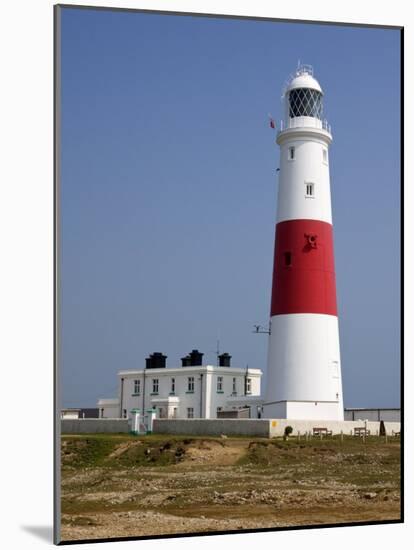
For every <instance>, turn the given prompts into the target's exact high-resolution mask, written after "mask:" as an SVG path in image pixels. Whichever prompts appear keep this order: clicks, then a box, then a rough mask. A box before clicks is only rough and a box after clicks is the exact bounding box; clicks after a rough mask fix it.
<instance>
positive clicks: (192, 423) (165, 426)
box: [153, 418, 401, 437]
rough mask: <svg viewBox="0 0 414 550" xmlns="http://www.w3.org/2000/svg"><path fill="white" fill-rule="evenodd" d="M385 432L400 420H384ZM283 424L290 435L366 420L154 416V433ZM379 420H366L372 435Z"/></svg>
mask: <svg viewBox="0 0 414 550" xmlns="http://www.w3.org/2000/svg"><path fill="white" fill-rule="evenodd" d="M384 425H385V430H386V432H387V434H388V435H392V434H393V432H399V431H400V429H401V425H400V423H399V422H384ZM286 426H291V427H292V428H293V432H292V435H293V436H296V435H298V433H300V434H301V435H304V434H305V433H306V432H310V433H313V428H318V427H321V428H327V429H328V430H329V431H332V433H333V434H340V433H341V432H342V433H343V434H344V435H352V434H353V433H354V428H359V427H361V428H363V427H364V426H365V423H364V422H362V421H360V420H355V421H343V422H341V421H332V420H289V419H260V420H256V419H251V418H223V419H205V418H190V419H168V420H167V419H155V420H154V424H153V432H154V433H160V434H161V433H162V434H181V435H221V434H225V435H246V436H257V437H278V436H282V435H284V432H285V428H286ZM379 427H380V423H379V422H367V429H368V430H369V431H370V432H371V435H379Z"/></svg>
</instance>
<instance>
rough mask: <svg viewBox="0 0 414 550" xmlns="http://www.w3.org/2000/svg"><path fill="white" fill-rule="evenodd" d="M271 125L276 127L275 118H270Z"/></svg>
mask: <svg viewBox="0 0 414 550" xmlns="http://www.w3.org/2000/svg"><path fill="white" fill-rule="evenodd" d="M270 127H271V128H274V127H275V121H274V120H273V118H271V119H270Z"/></svg>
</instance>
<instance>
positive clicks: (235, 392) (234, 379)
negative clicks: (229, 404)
mask: <svg viewBox="0 0 414 550" xmlns="http://www.w3.org/2000/svg"><path fill="white" fill-rule="evenodd" d="M236 382H237V378H233V388H232V393H233V395H236V394H237V385H236Z"/></svg>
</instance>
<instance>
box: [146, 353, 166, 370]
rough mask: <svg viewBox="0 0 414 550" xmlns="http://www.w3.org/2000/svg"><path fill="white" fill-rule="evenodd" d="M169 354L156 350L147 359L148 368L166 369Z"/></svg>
mask: <svg viewBox="0 0 414 550" xmlns="http://www.w3.org/2000/svg"><path fill="white" fill-rule="evenodd" d="M166 359H167V356H166V355H163V354H162V353H160V352H158V351H156V352H154V353H152V354H151V355H150V356H149V357H147V358H146V359H145V368H146V369H165V367H166Z"/></svg>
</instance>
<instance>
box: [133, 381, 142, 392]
mask: <svg viewBox="0 0 414 550" xmlns="http://www.w3.org/2000/svg"><path fill="white" fill-rule="evenodd" d="M140 393H141V380H134V394H135V395H139V394H140Z"/></svg>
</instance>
